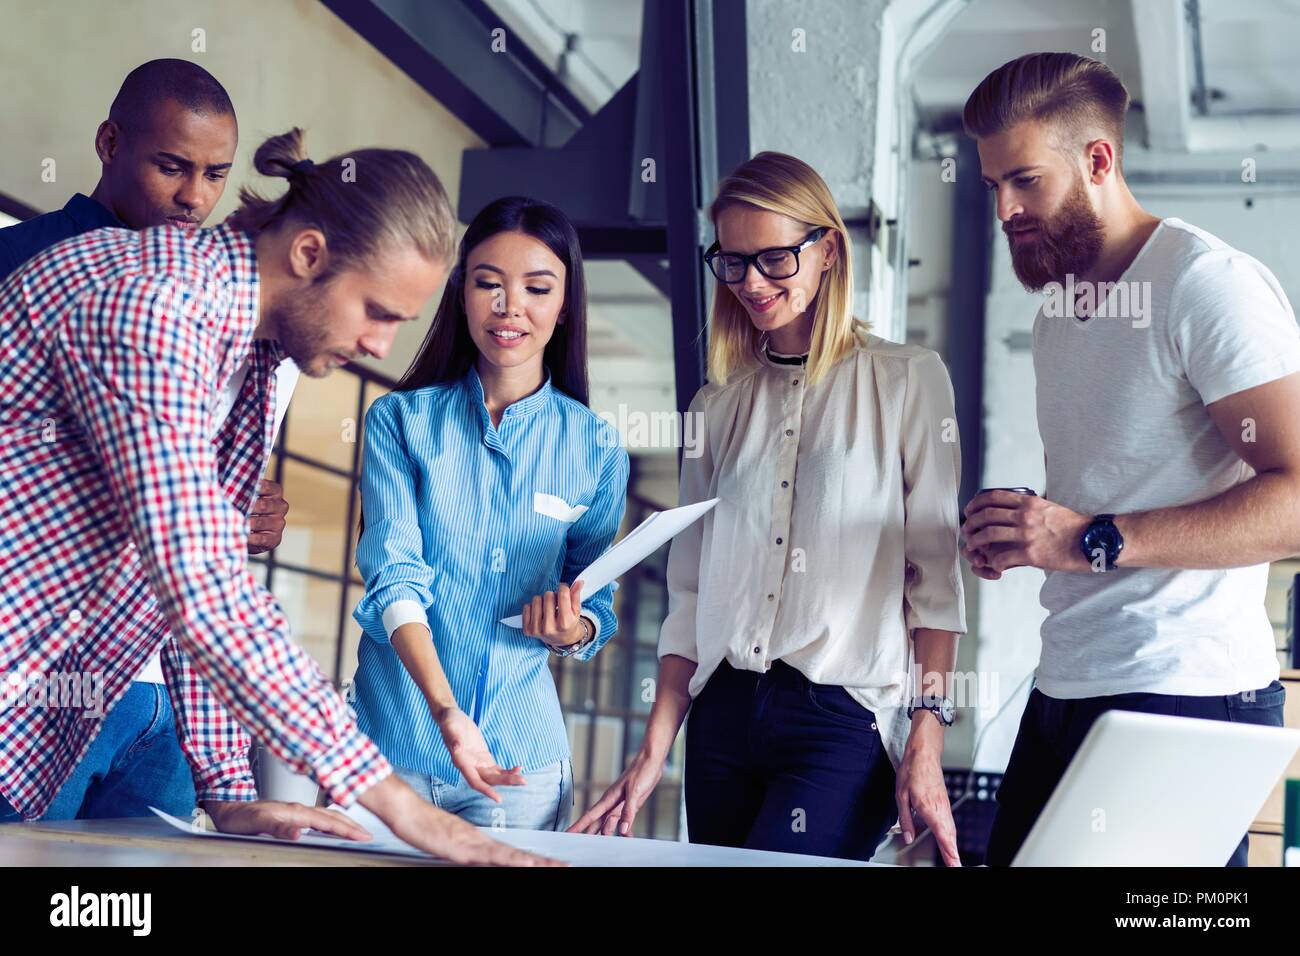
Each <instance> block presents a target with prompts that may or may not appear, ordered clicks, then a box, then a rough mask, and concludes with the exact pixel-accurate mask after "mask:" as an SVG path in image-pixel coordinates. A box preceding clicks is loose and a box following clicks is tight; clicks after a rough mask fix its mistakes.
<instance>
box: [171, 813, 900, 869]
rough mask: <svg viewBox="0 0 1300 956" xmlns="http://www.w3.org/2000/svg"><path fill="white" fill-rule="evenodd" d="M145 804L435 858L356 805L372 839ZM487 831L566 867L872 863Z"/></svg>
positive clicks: (322, 843) (184, 828)
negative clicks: (294, 829) (567, 865)
mask: <svg viewBox="0 0 1300 956" xmlns="http://www.w3.org/2000/svg"><path fill="white" fill-rule="evenodd" d="M149 809H151V810H153V812H154V813H156V814H158V816H160V817H161V818H162V819H164V820H166V821H167V822H168V823H169V824H171V825H172V826H173V827H175V828H176V829H177V830H179V831H181V832H182V833H186V834H189V835H191V836H197V837H208V838H213V839H218V840H254V841H257V842H262V843H280V844H284V845H285V846H316V847H324V848H327V849H331V850H351V851H354V852H362V853H366V852H369V853H400V854H402V855H404V856H415V857H421V858H423V859H426V860H434V859H437V858H436V857H433V856H431V855H430V854H428V853H425V852H423V851H422V850H417V849H415V847H413V846H410V845H409V844H407V843H403V842H402V841H401V840H399V839H398V838H397V837H396V836H394V835H393V832H392V831H391V830H389V829H388V827H387V826H385V825H384V822H383V821H382V820H380V819H379V818H378V817H376V816H375V815H374V814H373V813H371V812H370V811H369V810H367V809H366V808H365V807H363V806H361V805H360V804H354V805H353V806H352V807H350V808H349V809H347V810H344V809H343V808H342V807H340V806H338V805H332V806H331V807H330V809H331V810H337V811H338V812H340V813H344V814H346V815H347V816H349V817H351V818H352V819H353V820H355V821H356V822H357V823H359V824H361V826H363V827H365V828H366V829H367V830H368V831H370V834H371V835H372V836H373V838H374V839H372V840H370V841H368V842H366V843H358V842H357V841H355V840H345V839H343V838H341V837H336V836H330V835H327V834H321V833H317V831H315V830H307V831H305V832H304V833H303V835H302V836H301V837H300V838H299V839H297V840H282V839H280V838H278V837H269V836H245V835H243V834H238V833H213V832H212V831H210V830H195V829H194V828H192V827H191V826H190V824H189V821H187V820H181V819H178V818H176V817H174V816H171V815H170V814H167V813H163V812H162V811H161V810H158V809H156V808H154V807H150V808H149ZM480 829H482V830H483V832H484V833H486V834H487V835H488V836H490V837H492V838H493V839H494V840H500V841H501V842H502V843H508V844H510V845H511V846H514V847H517V848H519V849H521V850H527V851H528V852H530V853H537V854H540V855H542V856H547V857H550V858H551V859H554V860H560V861H562V862H564V863H568V864H570V865H571V866H792V867H806V866H835V867H840V866H874V865H876V864H871V863H861V862H859V861H856V860H837V859H832V858H830V857H824V856H803V855H801V854H796V853H770V852H767V851H763V850H742V849H738V848H736V847H726V846H705V845H703V844H693V843H679V842H676V841H672V840H647V839H643V838H641V837H607V836H588V835H586V834H585V833H554V832H551V831H549V830H509V829H495V828H489V827H481V828H480Z"/></svg>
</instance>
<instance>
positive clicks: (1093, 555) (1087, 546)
mask: <svg viewBox="0 0 1300 956" xmlns="http://www.w3.org/2000/svg"><path fill="white" fill-rule="evenodd" d="M1079 550H1081V551H1082V552H1083V556H1084V558H1085V559H1087V561H1088V563H1089V564H1090V565H1092V569H1093V570H1094V571H1110V570H1111V569H1113V568H1114V567H1115V563H1116V562H1117V561H1119V553H1120V552H1121V551H1123V550H1124V536H1123V535H1122V534H1120V533H1119V528H1117V527H1115V516H1114V515H1097V517H1095V518H1093V519H1092V524H1090V525H1088V527H1086V528H1084V529H1083V536H1082V537H1081V538H1080V539H1079ZM1099 557H1100V558H1102V559H1103V560H1102V563H1101V566H1100V567H1098V566H1097V558H1099Z"/></svg>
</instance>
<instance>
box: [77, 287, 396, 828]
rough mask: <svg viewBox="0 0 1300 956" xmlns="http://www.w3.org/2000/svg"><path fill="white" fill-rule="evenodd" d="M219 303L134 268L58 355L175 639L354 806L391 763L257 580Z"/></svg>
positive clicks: (271, 737)
mask: <svg viewBox="0 0 1300 956" xmlns="http://www.w3.org/2000/svg"><path fill="white" fill-rule="evenodd" d="M211 305H212V304H211V303H209V302H204V301H202V298H201V297H199V296H195V295H192V294H188V293H187V292H186V291H185V290H183V289H181V288H179V284H178V283H177V282H176V281H175V280H171V279H158V278H153V277H147V276H131V277H127V278H124V279H121V280H119V281H117V282H115V283H112V284H110V285H108V286H106V287H104V288H103V289H101V290H99V291H98V292H97V293H96V294H94V295H92V296H89V297H88V298H87V300H86V301H85V302H84V303H82V306H81V308H80V309H79V310H78V313H77V314H76V315H75V316H71V317H69V319H68V320H66V321H64V322H62V323H61V324H60V327H59V330H58V333H57V334H58V336H59V343H58V350H59V355H58V356H57V364H58V369H59V373H60V375H61V377H62V380H63V383H64V386H65V389H66V391H67V394H68V398H69V402H70V405H71V408H72V409H73V412H74V414H75V415H76V417H77V419H78V420H79V422H80V423H81V425H82V427H83V428H84V429H85V432H86V435H87V437H88V439H89V440H90V442H91V443H92V444H93V446H94V447H95V449H96V451H97V453H98V454H99V456H100V459H101V461H102V462H103V465H104V471H105V476H106V479H107V481H108V483H109V485H110V486H111V488H112V491H113V495H114V497H115V499H116V502H117V509H118V512H119V513H120V514H121V515H122V516H123V520H124V521H125V523H126V525H127V527H128V528H129V531H130V534H131V538H132V540H133V541H134V543H135V544H136V547H137V549H138V551H139V554H140V559H141V563H142V564H143V566H144V569H145V573H146V574H147V576H148V578H149V582H150V584H151V586H152V588H153V591H154V594H155V595H156V597H157V599H158V604H159V607H160V608H161V610H162V612H163V614H164V616H165V617H166V618H167V622H168V625H169V627H170V629H171V632H172V635H173V636H174V637H175V639H176V641H177V643H178V645H179V647H180V649H181V650H183V651H184V652H185V654H186V656H187V657H188V658H189V660H190V662H191V663H192V665H193V667H194V670H195V671H196V673H197V674H198V675H199V676H200V677H201V678H202V679H203V680H204V681H205V682H206V683H207V685H208V686H209V687H210V688H211V690H212V692H213V694H214V695H215V696H216V698H217V699H218V700H220V701H221V702H222V703H223V704H224V705H225V706H226V707H227V708H229V710H230V712H231V714H232V715H233V716H234V718H235V719H236V720H238V721H239V722H240V723H241V724H243V725H244V726H245V727H247V728H248V729H249V730H250V731H251V732H253V733H254V734H256V735H257V736H258V737H259V738H260V739H262V740H263V741H265V742H266V743H267V745H268V746H269V747H270V748H271V749H272V751H273V752H274V753H275V754H276V756H278V757H280V759H282V760H284V761H285V762H286V763H287V764H289V766H290V767H291V768H292V769H294V770H297V771H299V772H311V773H313V774H314V775H315V777H316V779H317V780H318V781H319V782H320V783H321V785H322V786H324V787H326V788H327V789H328V790H329V791H330V793H331V796H333V797H334V799H335V800H337V801H338V802H340V803H342V804H344V805H345V806H346V805H349V804H350V803H351V802H352V801H353V800H355V799H356V797H357V796H358V795H359V794H360V793H361V792H363V791H364V790H365V789H366V788H368V787H369V786H371V785H373V784H374V783H376V782H378V781H379V780H381V779H383V778H384V777H385V776H386V775H387V774H388V773H389V771H390V768H389V766H388V763H387V761H385V760H384V758H383V756H382V755H381V754H380V753H379V751H378V749H377V748H376V747H375V745H374V744H373V743H372V742H371V741H370V740H368V739H367V738H366V737H365V736H364V735H362V734H361V733H360V731H359V730H358V729H357V727H356V724H355V722H354V721H353V719H352V717H351V715H350V713H349V711H348V707H347V705H346V703H345V702H344V701H343V699H342V698H341V697H340V696H339V695H338V693H337V692H336V691H335V690H334V688H333V686H332V685H331V684H330V682H329V680H328V679H326V678H325V676H324V675H323V674H322V673H321V672H320V669H319V668H318V667H317V666H316V665H315V664H314V662H312V660H311V658H310V657H309V656H308V655H307V653H306V651H304V650H303V649H302V648H301V647H299V646H298V645H296V644H294V643H293V641H291V640H290V639H289V637H288V622H287V621H286V620H285V618H284V615H283V612H282V611H281V610H280V608H279V607H278V606H277V605H276V603H275V601H274V599H273V598H272V597H271V595H270V594H269V593H267V592H266V591H265V589H262V588H259V587H258V586H257V585H256V583H255V582H254V581H253V578H252V575H251V574H250V573H249V569H248V562H247V553H246V549H247V537H246V535H247V530H248V529H247V522H246V518H245V516H244V515H242V514H240V513H239V511H238V510H237V509H236V508H234V507H233V506H232V505H231V504H230V502H229V501H227V500H226V498H225V496H224V494H223V492H222V489H221V486H220V482H219V481H218V478H217V467H216V461H215V455H214V453H213V449H212V445H211V442H210V441H209V440H208V436H207V427H208V423H207V409H208V407H209V401H208V399H209V398H210V397H211V396H210V390H211V387H212V386H211V381H212V380H214V379H215V366H216V364H217V358H218V355H219V349H218V346H217V345H216V343H215V342H214V341H212V340H211V335H212V333H211V332H209V331H208V323H209V322H210V321H211V319H210V318H209V317H208V316H206V315H205V314H203V311H202V310H203V309H205V308H210V307H211Z"/></svg>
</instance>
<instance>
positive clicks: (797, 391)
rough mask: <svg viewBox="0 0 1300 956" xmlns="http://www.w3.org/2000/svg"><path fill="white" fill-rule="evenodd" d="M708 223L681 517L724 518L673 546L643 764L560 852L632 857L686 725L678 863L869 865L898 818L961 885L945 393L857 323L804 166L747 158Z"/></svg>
mask: <svg viewBox="0 0 1300 956" xmlns="http://www.w3.org/2000/svg"><path fill="white" fill-rule="evenodd" d="M710 216H711V218H712V220H713V225H714V228H715V230H716V235H717V242H715V243H714V245H713V246H712V247H711V248H710V249H709V250H708V252H707V253H706V254H705V260H706V261H707V262H708V265H709V268H710V269H711V270H712V272H713V274H714V276H715V278H716V279H717V288H716V294H715V296H714V307H713V314H712V317H711V319H710V342H709V383H708V384H706V385H705V386H704V387H703V388H702V389H700V391H699V393H698V394H697V395H696V396H695V399H694V401H692V403H691V408H690V414H691V415H693V416H698V421H697V424H698V425H701V426H703V434H704V435H705V440H704V441H703V442H702V444H701V454H700V455H699V456H698V457H695V458H685V459H684V460H683V462H682V473H681V501H682V503H683V504H688V503H691V502H695V501H699V500H702V499H706V498H710V497H715V496H716V497H718V498H719V499H721V500H720V502H719V504H718V506H717V507H716V508H715V509H714V510H713V512H712V513H711V514H709V515H708V516H707V517H706V518H705V519H704V520H703V521H702V522H701V523H699V524H696V525H693V526H692V527H691V528H690V529H688V530H687V531H685V532H684V533H683V534H681V535H680V536H678V537H677V538H676V539H675V540H674V542H673V545H672V550H671V552H670V555H669V559H668V590H669V613H668V617H667V619H666V620H665V621H664V624H663V630H662V633H661V635H660V639H659V661H660V664H659V679H658V684H657V693H656V697H655V703H654V707H653V709H652V712H651V715H650V720H649V723H648V725H647V728H646V734H645V738H644V740H643V741H642V744H641V748H640V751H639V752H638V753H637V755H636V756H635V758H634V759H633V760H632V762H631V764H630V765H629V766H628V768H627V770H626V771H625V772H624V773H623V775H622V776H621V777H620V778H619V779H618V780H617V781H616V782H615V783H614V784H613V785H612V786H611V787H610V788H609V789H608V790H607V791H606V792H605V794H604V795H603V796H602V797H601V799H600V800H599V801H597V802H596V804H595V805H594V806H593V807H592V808H591V809H590V810H588V811H587V813H586V814H584V815H583V816H582V818H581V819H579V820H578V822H577V823H575V824H574V825H573V826H572V827H571V828H570V829H571V830H573V831H579V832H585V833H605V834H615V833H617V834H620V835H629V834H630V833H631V832H632V823H633V821H634V819H635V817H636V814H637V812H638V810H640V808H641V806H642V805H643V804H644V803H645V800H646V798H647V797H648V796H649V794H650V792H651V791H652V790H653V789H654V787H655V785H656V784H657V783H658V781H659V778H660V775H661V773H662V770H663V765H664V761H665V759H666V757H667V754H668V751H669V748H670V747H671V746H672V743H673V741H674V739H675V738H676V736H677V732H678V729H679V728H680V726H681V723H682V721H683V719H685V717H686V714H687V711H688V710H689V711H690V720H689V722H688V724H687V729H686V768H685V773H686V780H685V790H686V816H687V829H688V835H689V837H690V839H691V841H692V842H695V843H709V844H716V845H726V846H743V847H749V848H754V849H765V850H780V851H787V852H794V853H807V854H816V855H822V856H836V857H844V858H854V859H869V858H870V857H871V856H872V854H874V853H875V851H876V849H877V847H878V846H879V844H880V842H881V840H882V839H883V838H884V836H885V834H886V833H887V832H888V831H889V829H890V828H891V827H892V826H893V824H894V823H895V820H896V819H897V820H898V821H899V822H900V823H901V828H902V831H903V836H904V840H905V841H906V842H908V843H910V842H911V841H912V839H913V838H914V835H915V833H916V831H917V829H918V827H919V826H929V827H931V828H932V829H933V831H934V833H935V836H936V839H937V842H938V845H939V847H940V850H941V852H942V854H943V857H944V860H945V861H946V862H947V863H949V864H950V865H957V864H958V855H957V848H956V834H955V829H954V827H953V822H952V813H951V810H950V809H949V806H948V798H947V792H946V790H945V788H944V783H943V772H942V769H941V767H940V756H941V754H942V751H943V734H944V729H945V727H946V726H947V725H949V724H950V723H951V721H952V714H953V705H952V701H951V700H950V699H949V697H948V694H949V687H950V682H951V672H952V669H953V665H954V663H955V659H956V647H957V636H958V634H959V633H961V632H962V631H963V630H964V629H965V615H964V610H963V600H962V585H961V577H960V570H959V564H958V561H959V558H958V506H957V497H958V481H959V474H958V473H959V469H960V464H959V452H958V445H957V442H956V440H955V438H956V436H955V434H954V433H953V432H952V429H953V427H954V425H953V423H954V421H955V415H954V412H953V399H952V386H951V384H950V383H949V380H948V374H947V371H946V369H945V368H944V366H943V364H942V362H941V361H940V360H939V357H938V355H936V354H935V353H934V352H931V351H929V350H927V349H923V348H919V347H917V346H912V345H897V344H894V343H892V342H887V341H885V340H883V339H881V338H879V337H877V336H874V335H872V334H870V333H869V332H868V330H867V327H866V325H864V324H863V323H861V322H858V321H857V320H855V319H854V317H853V314H852V311H851V308H852V301H853V280H852V275H853V269H852V259H851V250H850V247H849V244H848V242H847V232H846V230H845V226H844V222H843V220H842V219H841V218H840V214H839V212H838V211H837V209H836V207H835V202H834V200H833V199H832V197H831V194H830V191H829V190H828V189H827V187H826V184H825V183H824V182H823V181H822V179H821V177H820V176H819V175H818V174H817V173H816V172H815V171H814V170H813V169H812V168H811V167H809V166H808V165H807V164H806V163H804V162H802V161H800V160H798V159H796V158H794V157H792V156H786V155H783V154H780V153H772V152H764V153H760V154H758V155H757V156H755V157H754V158H753V159H751V160H749V161H748V162H746V163H744V164H743V165H742V166H740V168H738V169H737V170H736V171H735V172H734V173H732V175H731V176H729V177H728V178H727V179H725V180H724V181H723V182H722V184H721V186H720V187H719V192H718V196H717V199H716V200H715V201H714V203H713V205H712V207H711V208H710ZM913 661H914V662H915V671H916V673H915V675H914V676H909V667H910V665H911V663H912V662H913Z"/></svg>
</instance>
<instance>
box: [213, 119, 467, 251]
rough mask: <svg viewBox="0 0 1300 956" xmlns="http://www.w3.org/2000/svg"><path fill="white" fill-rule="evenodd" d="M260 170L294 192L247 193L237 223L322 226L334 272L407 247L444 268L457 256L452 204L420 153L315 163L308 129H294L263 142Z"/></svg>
mask: <svg viewBox="0 0 1300 956" xmlns="http://www.w3.org/2000/svg"><path fill="white" fill-rule="evenodd" d="M253 167H254V168H255V169H256V170H257V171H258V172H259V173H261V174H262V175H263V176H277V177H280V178H283V179H287V180H289V188H288V190H287V191H286V192H285V193H284V194H283V195H282V196H280V197H279V198H277V199H267V198H265V197H263V196H261V195H259V194H258V193H257V192H255V191H253V190H252V189H249V188H247V187H244V188H242V189H240V191H239V200H240V207H239V208H238V209H237V210H235V212H234V213H233V214H232V215H231V222H232V223H233V224H234V225H237V226H239V227H240V228H242V229H245V230H247V231H248V232H251V233H253V234H254V235H256V234H258V233H259V232H261V231H262V230H264V229H268V228H271V227H273V226H276V225H278V224H280V223H282V222H288V223H292V224H293V225H294V226H298V227H304V228H315V229H319V230H320V231H321V232H322V233H324V234H325V242H326V244H327V248H328V249H329V256H330V258H329V270H330V272H331V273H335V272H339V271H343V270H345V269H349V268H359V267H363V266H365V265H366V264H368V263H369V262H372V261H373V259H374V257H375V256H376V255H378V254H380V253H382V252H385V251H387V250H390V249H393V248H401V247H402V246H404V245H413V246H414V247H415V248H416V249H417V250H419V252H420V253H421V254H422V255H424V256H426V257H428V258H429V259H431V260H433V261H435V262H443V263H445V262H448V261H449V260H450V259H451V256H452V253H453V252H454V251H455V244H456V216H455V214H454V213H453V212H452V208H451V202H450V200H448V198H447V193H446V191H445V190H444V189H443V188H442V183H441V181H440V180H439V179H438V176H437V174H435V173H434V171H433V170H432V169H430V168H429V167H428V165H427V164H426V163H425V162H424V160H422V159H421V158H420V157H419V156H416V155H415V154H414V153H409V152H406V151H405V150H400V149H358V150H353V151H352V152H350V153H348V154H347V155H345V156H334V157H331V158H330V159H327V160H325V161H323V162H320V163H312V162H310V161H307V155H306V149H305V147H304V145H303V132H302V130H301V129H299V128H297V127H294V128H293V129H292V130H290V131H289V132H287V133H282V134H280V135H279V136H272V137H271V138H270V139H268V140H266V141H265V142H264V143H262V145H261V146H259V147H258V148H257V152H256V153H255V154H254V155H253Z"/></svg>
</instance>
